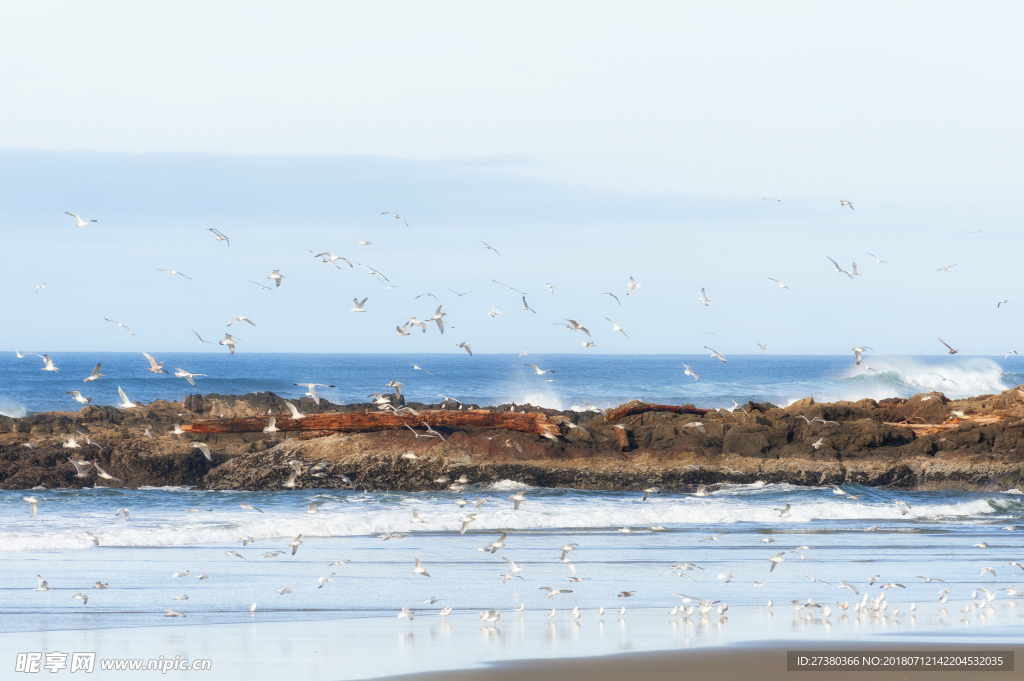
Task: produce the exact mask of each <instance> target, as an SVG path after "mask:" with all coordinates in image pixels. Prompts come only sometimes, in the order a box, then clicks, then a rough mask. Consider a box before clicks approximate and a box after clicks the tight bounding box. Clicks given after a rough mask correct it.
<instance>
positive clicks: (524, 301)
mask: <svg viewBox="0 0 1024 681" xmlns="http://www.w3.org/2000/svg"><path fill="white" fill-rule="evenodd" d="M519 309H520V310H529V311H530V312H532V313H533V314H537V311H536V310H534V309H533V308H532V307H530V305H529V304H528V303H527V302H526V296H523V306H522V307H521V308H519Z"/></svg>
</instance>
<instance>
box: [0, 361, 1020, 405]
mask: <svg viewBox="0 0 1024 681" xmlns="http://www.w3.org/2000/svg"><path fill="white" fill-rule="evenodd" d="M151 354H152V353H151ZM50 356H51V358H52V359H53V360H54V364H55V365H56V366H57V367H58V369H59V371H57V372H47V371H42V370H41V368H42V366H43V362H42V360H41V358H39V357H36V356H28V357H25V358H23V359H18V358H17V357H16V356H15V355H14V353H13V352H12V353H4V354H2V355H0V413H3V414H6V415H10V416H23V415H24V414H25V413H28V412H38V411H53V410H65V411H74V410H77V409H78V408H79V407H80V405H78V403H76V402H74V401H72V398H71V397H70V396H69V395H66V394H65V393H66V392H67V391H69V390H79V391H81V392H82V394H83V395H86V396H90V397H92V398H93V404H105V405H114V404H117V403H119V401H120V400H119V397H118V392H117V388H118V386H120V387H121V388H123V389H124V390H125V392H126V393H127V394H128V396H129V398H130V399H132V400H134V401H138V402H143V403H145V402H150V401H153V400H156V399H165V400H181V399H182V398H184V396H185V395H188V394H191V393H219V394H235V395H239V394H245V393H250V392H264V391H270V392H273V393H275V394H277V395H279V396H281V397H286V398H299V397H302V396H303V395H304V393H305V389H304V388H300V387H297V386H295V385H294V383H326V384H332V385H334V386H336V387H335V388H324V389H321V390H320V392H321V394H322V395H323V396H324V397H326V398H327V399H329V400H331V401H332V402H335V403H343V404H344V403H360V402H366V401H367V395H369V394H370V393H374V392H379V391H381V390H382V389H384V384H385V383H387V382H389V381H391V380H399V381H401V382H403V383H404V384H405V388H404V392H405V394H406V395H407V397H408V398H409V399H410V400H411V401H416V402H423V403H433V402H438V401H440V398H439V397H438V395H439V394H444V395H448V396H450V397H453V398H456V399H459V400H462V401H463V402H466V403H468V404H472V403H476V404H478V405H480V406H490V405H497V404H503V403H509V402H513V401H515V402H517V403H519V404H524V403H530V404H533V405H535V406H543V407H550V408H554V409H572V408H582V407H584V406H585V403H587V402H589V403H590V404H593V405H596V406H598V407H602V408H603V407H610V406H617V405H619V404H622V403H624V402H628V401H629V400H632V399H640V400H644V401H650V402H659V403H669V404H683V403H693V404H696V405H698V406H702V407H729V406H731V405H732V401H731V400H736V401H738V402H740V403H743V402H745V401H747V400H754V401H756V402H763V401H769V402H772V403H774V404H778V405H783V406H784V405H786V404H789V403H790V402H792V401H793V400H796V399H800V398H803V397H807V396H813V397H814V398H815V399H816V400H818V401H834V400H838V399H846V400H856V399H860V398H864V397H870V398H874V399H881V398H885V397H908V396H910V395H913V394H914V393H918V392H928V391H931V390H941V391H943V392H945V394H946V395H947V396H949V397H968V396H973V395H980V394H987V393H998V392H1000V391H1002V390H1005V389H1007V388H1010V387H1013V386H1014V385H1017V384H1020V383H1024V359H1021V358H1019V357H1016V356H1012V357H1010V358H1009V359H1007V360H1003V358H986V357H961V356H957V357H881V356H880V357H874V356H870V355H867V356H865V361H864V363H863V364H861V365H860V366H857V365H855V364H854V362H853V357H852V355H850V356H792V355H771V354H761V355H734V356H730V357H728V360H729V361H728V362H722V361H720V360H718V359H712V358H711V357H709V356H707V355H591V356H586V355H578V354H571V355H570V354H552V355H527V356H517V355H475V356H473V357H470V356H469V355H468V354H465V353H462V354H433V355H431V354H427V355H395V354H301V353H296V354H287V353H275V354H246V353H243V352H238V353H236V354H235V355H234V356H231V355H228V354H227V353H226V351H223V350H222V349H218V350H210V351H207V352H197V353H169V354H162V353H155V357H156V358H157V360H158V361H164V367H165V368H166V369H167V370H168V371H171V372H172V373H171V374H170V375H168V374H153V373H150V372H147V371H146V369H147V367H148V366H149V363H148V362H147V361H146V359H145V358H144V357H143V356H142V354H141V353H138V354H136V353H91V352H90V353H53V354H51V355H50ZM97 363H102V364H103V373H104V374H105V376H106V378H102V379H100V380H98V381H95V382H90V383H83V382H82V379H84V378H85V377H86V376H88V375H89V374H90V373H91V372H92V369H93V367H94V366H95V365H96V364H97ZM410 363H415V364H417V365H419V366H421V367H423V368H424V369H425V370H426V371H417V370H415V369H413V368H412V366H411V365H410ZM527 363H529V364H537V365H538V366H540V367H541V368H542V369H553V370H554V371H555V373H553V374H550V373H549V374H545V375H544V376H543V377H541V376H538V375H536V374H535V373H534V371H533V369H531V368H530V367H528V366H526V364H527ZM684 364H685V365H689V366H691V367H692V368H693V370H694V371H695V372H696V373H697V375H698V376H699V377H700V380H699V381H695V380H694V379H693V378H691V377H690V376H686V375H684V373H683V372H684V366H683V365H684ZM172 367H180V368H182V369H185V370H187V371H189V372H192V373H195V374H205V376H201V377H199V378H197V379H196V383H197V386H196V387H195V388H193V387H192V386H190V385H189V384H188V383H187V382H186V381H185V379H183V378H175V377H174V376H173V371H174V370H173V368H172ZM868 367H870V368H871V369H872V370H873V371H870V370H868ZM427 372H430V373H429V374H428V373H427ZM944 378H945V379H948V380H943V379H944ZM545 379H554V380H553V381H550V382H545Z"/></svg>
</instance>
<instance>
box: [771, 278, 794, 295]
mask: <svg viewBox="0 0 1024 681" xmlns="http://www.w3.org/2000/svg"><path fill="white" fill-rule="evenodd" d="M768 278H769V279H771V281H774V282H775V283H776V284H778V285H779V288H784V289H786V290H787V291H789V292H790V293H792V294H793V295H794V296H795V295H796V291H794V290H793V289H791V288H790V287H788V286H786V285H785V284H783V283H782V282H781V281H779V280H778V279H772V277H768Z"/></svg>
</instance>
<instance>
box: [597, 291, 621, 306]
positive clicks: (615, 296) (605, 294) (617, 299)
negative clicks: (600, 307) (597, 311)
mask: <svg viewBox="0 0 1024 681" xmlns="http://www.w3.org/2000/svg"><path fill="white" fill-rule="evenodd" d="M601 296H611V297H612V298H614V299H615V302H616V303H618V304H619V305H622V302H621V301H620V300H619V297H618V296H617V295H615V294H614V293H601V294H599V295H598V297H599V298H600V297H601Z"/></svg>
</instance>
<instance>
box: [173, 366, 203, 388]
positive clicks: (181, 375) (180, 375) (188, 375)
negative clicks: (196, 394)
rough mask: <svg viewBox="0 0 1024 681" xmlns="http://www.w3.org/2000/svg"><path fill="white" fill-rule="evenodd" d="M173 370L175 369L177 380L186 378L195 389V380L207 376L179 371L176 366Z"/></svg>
mask: <svg viewBox="0 0 1024 681" xmlns="http://www.w3.org/2000/svg"><path fill="white" fill-rule="evenodd" d="M171 368H172V369H174V375H175V376H176V377H177V378H184V379H185V380H186V381H188V382H189V383H190V384H191V385H192V387H193V388H194V387H195V385H196V382H195V381H194V380H193V379H194V378H195V377H196V376H205V375H206V374H192V373H189V372H187V371H185V370H184V369H179V368H178V367H176V366H172V367H171Z"/></svg>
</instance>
